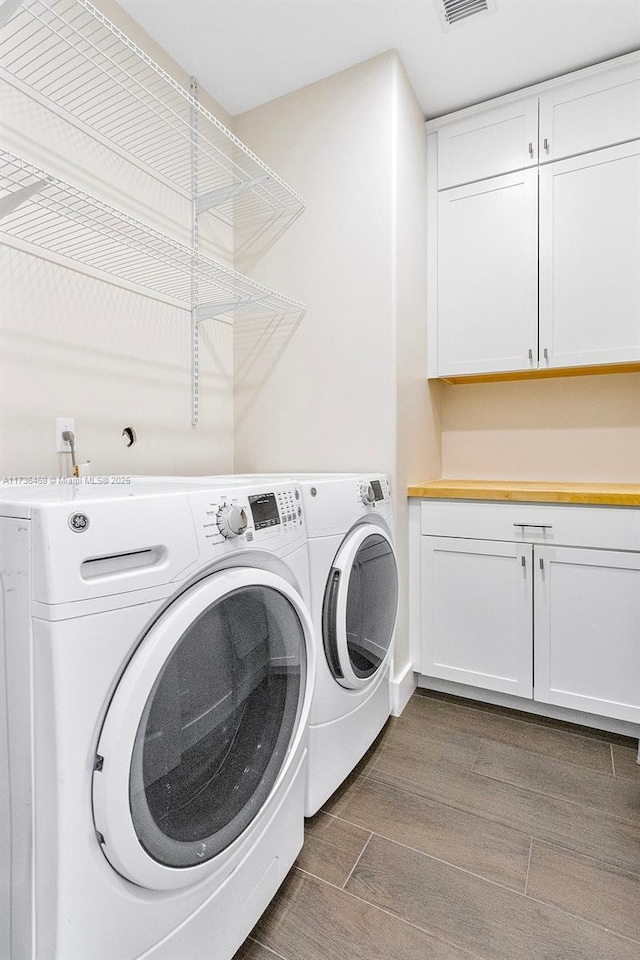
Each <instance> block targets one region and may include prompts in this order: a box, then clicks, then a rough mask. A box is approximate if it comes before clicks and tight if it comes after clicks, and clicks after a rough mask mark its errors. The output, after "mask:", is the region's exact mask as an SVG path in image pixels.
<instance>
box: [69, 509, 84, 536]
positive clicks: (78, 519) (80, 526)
mask: <svg viewBox="0 0 640 960" xmlns="http://www.w3.org/2000/svg"><path fill="white" fill-rule="evenodd" d="M69 526H70V527H71V529H72V530H73V532H74V533H84V531H85V530H86V529H87V527H88V526H89V517H88V516H87V515H86V513H72V514H71V516H70V517H69Z"/></svg>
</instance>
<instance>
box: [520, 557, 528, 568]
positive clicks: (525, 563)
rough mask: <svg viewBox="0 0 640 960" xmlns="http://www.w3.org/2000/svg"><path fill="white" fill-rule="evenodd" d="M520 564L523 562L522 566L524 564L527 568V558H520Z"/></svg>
mask: <svg viewBox="0 0 640 960" xmlns="http://www.w3.org/2000/svg"><path fill="white" fill-rule="evenodd" d="M520 562H521V564H522V566H523V567H526V565H527V558H526V557H525V556H522V557H520Z"/></svg>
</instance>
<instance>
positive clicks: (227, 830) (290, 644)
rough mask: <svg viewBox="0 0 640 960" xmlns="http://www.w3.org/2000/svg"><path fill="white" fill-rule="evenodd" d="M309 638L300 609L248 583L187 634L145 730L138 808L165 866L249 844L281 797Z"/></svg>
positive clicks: (145, 717)
mask: <svg viewBox="0 0 640 960" xmlns="http://www.w3.org/2000/svg"><path fill="white" fill-rule="evenodd" d="M305 679H306V654H305V634H304V629H303V627H302V624H301V622H300V619H299V617H298V615H297V613H296V611H295V608H294V606H293V605H292V603H291V602H290V601H289V600H288V599H287V597H286V596H284V595H283V594H281V593H279V592H278V591H277V590H275V589H273V588H271V587H265V586H247V587H243V588H241V589H237V590H235V591H232V592H230V593H228V594H226V595H224V596H223V597H222V598H221V599H219V600H216V602H214V603H212V604H211V605H210V606H208V607H207V608H206V609H204V610H203V611H202V612H201V613H200V615H199V616H198V617H197V618H196V619H195V620H194V621H193V622H192V623H191V625H190V626H189V627H188V628H187V629H186V630H184V632H183V633H182V635H181V637H180V639H179V641H178V642H177V643H176V644H175V646H174V647H173V650H172V652H171V655H170V656H169V657H168V659H167V660H166V661H165V663H164V665H163V667H162V669H161V671H160V673H159V675H158V677H157V679H156V681H155V683H154V686H153V688H152V690H151V693H150V695H149V697H148V699H147V702H146V705H145V707H144V711H143V713H142V718H141V720H140V723H139V725H138V733H137V736H136V740H135V744H134V748H133V755H132V760H131V767H130V778H129V804H130V808H131V815H132V819H133V824H134V827H135V831H136V834H137V836H138V839H139V841H140V843H141V844H142V846H143V847H144V849H145V850H146V851H147V853H148V854H149V855H150V856H151V857H153V858H154V859H155V860H157V861H158V862H159V863H161V864H164V865H166V866H171V867H188V866H192V865H194V864H199V863H203V862H204V861H206V860H209V859H211V858H212V857H214V856H216V854H218V853H220V851H222V850H224V849H225V848H226V847H228V846H229V844H231V843H233V841H234V840H235V839H236V838H237V837H239V836H240V834H241V833H242V832H243V831H244V830H245V829H246V827H247V826H248V824H249V823H250V822H251V821H252V820H253V818H254V817H255V816H256V814H257V813H258V812H259V810H260V808H261V807H262V805H263V804H264V802H265V801H266V799H267V798H268V796H269V794H270V793H271V791H272V789H273V786H274V783H275V781H276V779H277V777H278V773H279V772H280V770H281V768H282V765H283V763H284V760H285V758H286V756H287V754H288V750H289V747H290V745H291V742H292V739H293V737H294V735H295V732H296V729H297V726H298V720H299V717H300V713H301V708H302V701H303V697H304V687H305Z"/></svg>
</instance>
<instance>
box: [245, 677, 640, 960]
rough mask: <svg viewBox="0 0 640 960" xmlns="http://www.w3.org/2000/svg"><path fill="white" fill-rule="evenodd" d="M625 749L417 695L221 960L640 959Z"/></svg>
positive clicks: (311, 824)
mask: <svg viewBox="0 0 640 960" xmlns="http://www.w3.org/2000/svg"><path fill="white" fill-rule="evenodd" d="M636 751H637V742H634V741H632V740H627V739H626V738H623V737H618V736H616V735H613V734H611V735H610V734H606V733H602V732H600V731H596V730H588V729H585V728H581V727H573V726H571V725H569V724H560V723H555V722H553V721H550V720H543V719H542V718H537V717H533V716H529V715H527V714H522V713H515V712H512V711H508V710H504V709H502V708H499V707H489V706H487V705H484V704H476V703H473V702H471V701H462V700H458V699H455V698H452V697H446V696H441V695H437V694H433V695H426V694H424V693H416V694H415V695H414V696H413V698H412V699H411V701H410V703H409V704H408V706H407V708H406V710H405V711H404V713H403V715H402V717H400V718H398V719H393V718H392V719H391V720H390V721H389V723H388V724H387V726H386V727H385V730H384V731H383V733H382V734H381V736H380V737H379V738H378V740H377V741H376V743H375V744H374V745H373V747H372V749H371V750H370V751H369V753H368V754H367V756H366V757H365V758H364V760H363V761H362V763H361V764H360V765H359V766H358V768H357V769H356V770H355V771H354V773H353V774H352V776H351V777H350V778H349V780H348V781H347V782H346V783H345V784H344V785H343V787H341V789H340V790H339V791H338V793H337V794H336V795H334V796H333V797H332V798H331V800H330V801H329V802H328V803H327V804H326V806H325V808H324V810H323V811H322V812H321V813H319V814H318V815H317V816H316V817H314V818H313V820H310V821H307V826H306V832H305V844H304V848H303V850H302V852H301V853H300V856H299V858H298V860H297V863H296V865H295V867H294V868H293V869H292V870H291V872H290V873H289V875H288V877H287V879H286V880H285V882H284V884H283V885H282V887H281V889H280V891H279V893H278V895H277V896H276V898H275V900H274V901H273V903H272V904H271V905H270V906H269V908H268V909H267V911H266V913H265V914H264V916H263V917H262V919H261V920H260V922H259V923H258V924H257V926H256V927H255V928H254V930H253V931H252V933H251V936H250V937H249V939H248V940H247V941H246V943H245V944H244V946H243V947H242V948H241V950H240V951H239V952H238V953H237V954H236V957H235V958H234V960H473V958H475V960H639V958H640V767H639V766H638V765H637V763H636Z"/></svg>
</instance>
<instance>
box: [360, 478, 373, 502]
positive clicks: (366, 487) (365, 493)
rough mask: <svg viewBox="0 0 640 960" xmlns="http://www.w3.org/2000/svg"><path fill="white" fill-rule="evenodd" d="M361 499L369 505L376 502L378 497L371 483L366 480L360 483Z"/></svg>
mask: <svg viewBox="0 0 640 960" xmlns="http://www.w3.org/2000/svg"><path fill="white" fill-rule="evenodd" d="M360 499H361V500H362V502H363V503H364V504H365V505H366V506H369V504H370V503H374V502H375V499H376V494H375V491H374V489H373V487H372V486H371V484H370V483H367V481H366V480H365V481H364V482H363V483H361V484H360Z"/></svg>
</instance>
